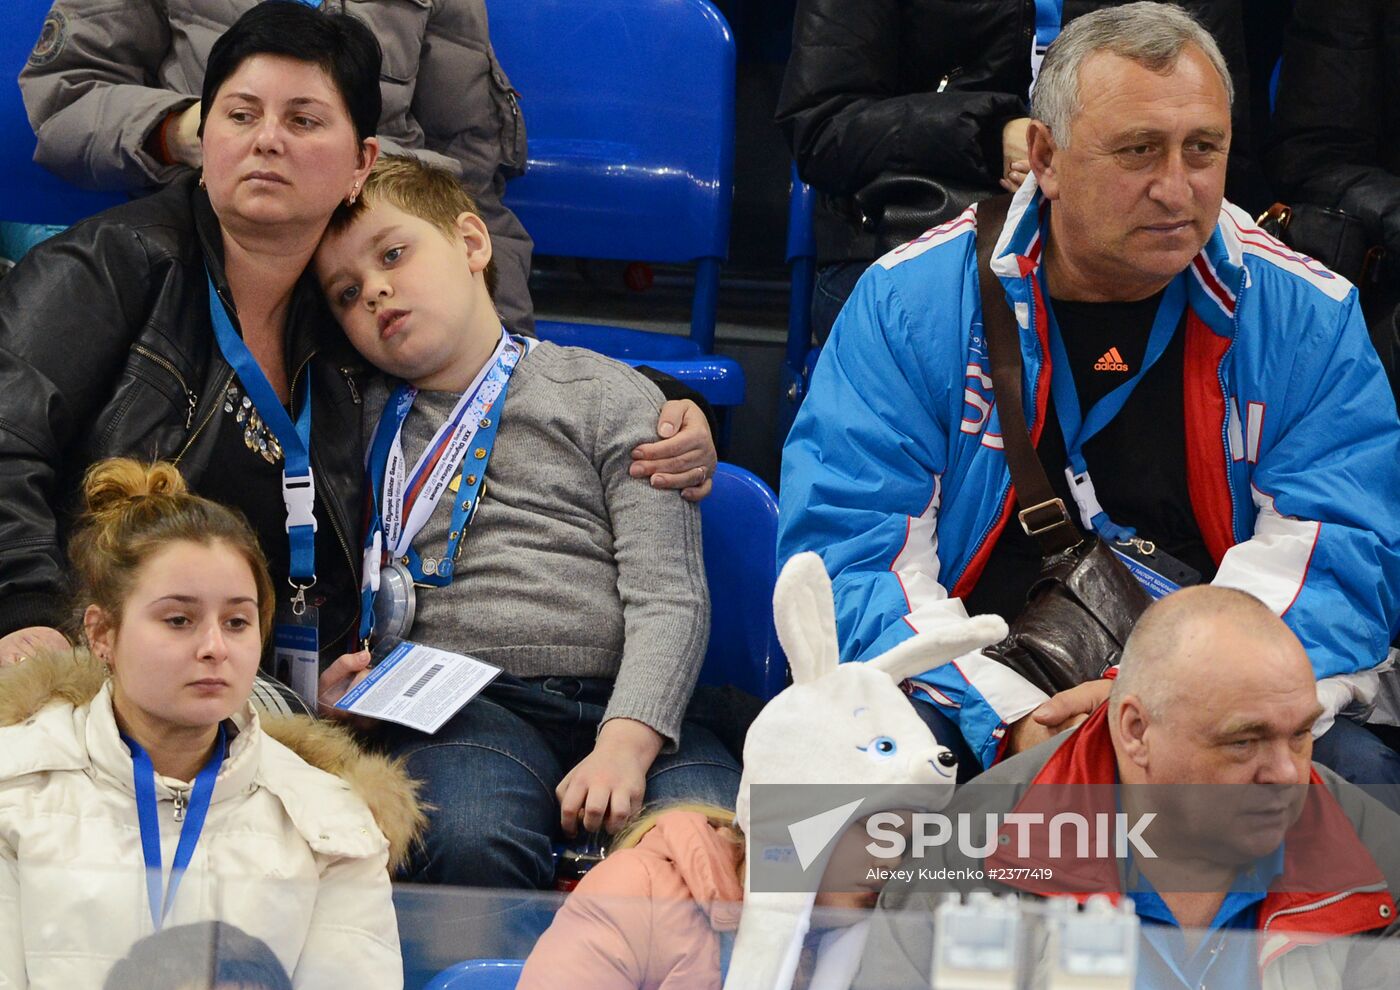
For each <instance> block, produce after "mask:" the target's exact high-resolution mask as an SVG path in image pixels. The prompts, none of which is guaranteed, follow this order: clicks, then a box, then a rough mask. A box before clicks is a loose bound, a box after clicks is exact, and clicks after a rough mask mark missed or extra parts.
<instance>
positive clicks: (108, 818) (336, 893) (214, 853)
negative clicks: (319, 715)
mask: <svg viewBox="0 0 1400 990" xmlns="http://www.w3.org/2000/svg"><path fill="white" fill-rule="evenodd" d="M232 721H233V722H234V724H235V725H236V726H237V730H238V731H237V735H236V736H235V737H234V738H233V739H232V741H231V743H230V745H229V751H228V757H227V759H226V760H225V762H224V765H223V767H222V769H221V771H220V773H219V776H218V780H217V782H216V784H215V788H214V796H213V802H212V804H211V806H210V809H209V814H208V818H207V820H206V823H205V826H204V831H203V833H202V835H201V837H200V840H199V844H198V846H197V848H196V849H195V853H194V858H193V860H192V861H191V864H190V869H189V871H188V873H187V874H186V875H185V878H184V880H183V882H182V884H181V886H180V888H179V894H178V896H177V898H176V900H175V903H174V906H173V910H172V911H171V913H170V915H169V916H168V918H167V920H166V924H167V925H168V926H172V925H178V924H184V923H188V922H195V921H204V920H209V919H216V918H217V919H219V920H222V921H227V922H230V923H232V924H234V925H237V926H238V927H239V928H242V929H243V930H244V931H246V932H248V933H249V934H251V935H255V936H257V937H258V938H261V939H263V940H264V941H265V942H267V944H268V945H269V946H270V947H271V948H272V950H273V952H275V953H276V955H277V957H278V958H279V959H280V960H281V961H282V963H283V964H284V965H285V966H286V968H287V971H288V972H289V973H290V974H292V978H293V983H294V984H295V986H296V987H297V988H298V990H301V988H306V990H311V988H326V990H331V988H333V990H356V988H361V987H363V988H365V990H370V988H373V990H385V988H398V987H401V986H402V980H403V974H402V967H401V961H400V955H399V940H398V926H397V923H396V921H395V917H394V909H393V904H392V902H391V899H390V884H389V874H388V872H387V869H386V867H387V865H388V860H389V857H390V842H389V841H388V840H387V839H386V838H385V832H386V831H387V832H390V833H391V834H393V835H394V836H395V839H396V846H397V847H398V849H397V851H399V852H401V851H402V848H403V847H405V846H406V844H407V842H408V841H410V840H411V838H412V836H413V834H414V832H415V831H416V829H417V828H418V827H419V825H420V823H421V812H420V811H419V809H418V807H417V803H416V801H415V800H414V790H415V788H414V785H413V784H412V783H411V782H410V781H409V780H408V779H407V777H405V776H404V775H403V774H402V772H401V771H400V770H399V769H398V767H397V766H396V765H394V764H390V763H388V762H387V761H385V760H383V759H382V758H379V757H373V756H367V755H366V754H363V753H361V752H360V751H359V749H358V747H356V746H355V744H354V743H353V741H352V740H351V739H350V738H349V736H348V734H346V733H344V732H343V731H340V730H337V729H335V728H332V727H329V726H322V725H317V724H315V723H312V722H311V720H309V719H305V718H302V719H281V720H277V721H276V722H275V723H274V722H272V721H269V723H268V726H267V728H266V730H264V727H263V726H262V725H261V724H260V721H259V717H258V715H257V714H256V712H255V711H254V710H253V708H252V706H251V705H250V706H248V707H246V708H245V709H244V710H242V711H241V712H239V713H238V714H237V715H236V716H235V717H234V718H233V720H232ZM274 734H276V735H280V736H282V737H283V738H285V739H287V741H288V742H289V743H290V744H292V745H293V746H295V747H296V748H298V749H299V750H301V751H302V752H303V753H304V754H306V755H307V757H308V758H310V759H312V760H313V761H315V762H317V763H319V764H321V765H323V766H328V768H330V769H333V770H335V772H336V774H338V775H339V776H337V775H333V774H331V773H327V772H325V771H324V770H319V769H316V768H315V767H312V766H311V765H309V764H308V763H307V762H306V761H305V760H303V759H302V757H300V756H298V755H297V754H296V753H294V752H293V751H292V750H291V749H289V748H288V747H287V746H286V745H283V744H282V743H281V742H278V741H277V739H275V738H273V735H274ZM352 785H353V786H352ZM189 789H190V787H189V785H188V784H186V783H184V782H181V781H176V780H172V779H170V778H165V777H159V776H158V777H157V779H156V792H157V799H158V802H159V808H160V821H161V852H162V855H163V857H164V867H165V869H164V871H163V879H164V878H165V877H168V875H169V867H170V862H171V860H172V859H173V857H174V853H175V847H176V844H177V842H178V840H179V833H180V824H179V823H177V822H175V821H174V809H175V799H176V797H177V794H178V795H181V796H182V797H183V796H187V795H188V792H189ZM357 790H358V791H360V792H361V793H364V794H366V796H368V797H370V799H371V800H372V801H373V802H374V803H375V805H376V806H377V809H378V810H379V811H380V812H381V814H380V819H381V822H383V824H384V830H383V831H381V828H380V824H379V823H377V822H376V818H375V816H374V815H373V814H372V813H371V811H370V809H369V807H367V806H366V801H365V800H364V799H362V798H361V797H360V796H359V794H357V793H356V791H357ZM143 864H144V860H143V856H142V851H141V838H140V831H139V827H138V823H137V813H136V801H135V796H134V791H133V786H132V763H131V757H130V754H129V753H128V751H127V749H126V747H125V746H124V745H123V743H122V742H121V740H120V738H119V737H118V733H117V725H116V721H115V719H114V716H113V713H112V700H111V687H110V685H109V684H107V683H106V681H105V678H104V677H103V676H102V674H101V672H100V669H99V668H98V667H97V665H96V664H95V663H93V662H92V661H91V660H90V659H88V658H86V657H84V656H81V655H80V656H79V657H77V658H71V657H53V658H40V659H36V660H31V661H29V662H28V663H25V664H22V665H20V666H19V667H14V668H7V669H5V670H3V671H0V988H3V990H10V988H17V990H41V988H43V990H49V988H53V990H74V988H97V987H100V986H101V985H102V982H103V980H104V978H105V977H106V975H107V972H108V970H109V969H110V968H111V966H112V964H113V963H114V962H115V961H117V960H118V959H120V958H122V957H123V956H124V955H125V954H126V953H127V951H128V950H129V949H130V947H131V946H132V944H133V943H134V942H136V941H137V940H138V939H140V938H142V937H144V936H146V935H149V934H151V933H152V923H151V913H150V907H149V904H148V901H147V894H146V883H145V875H144V865H143Z"/></svg>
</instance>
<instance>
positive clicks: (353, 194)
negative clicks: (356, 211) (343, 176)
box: [345, 182, 360, 206]
mask: <svg viewBox="0 0 1400 990" xmlns="http://www.w3.org/2000/svg"><path fill="white" fill-rule="evenodd" d="M359 198H360V184H359V183H358V182H357V183H355V186H354V188H353V189H351V190H350V198H349V199H347V200H346V201H345V205H346V206H354V205H355V200H357V199H359Z"/></svg>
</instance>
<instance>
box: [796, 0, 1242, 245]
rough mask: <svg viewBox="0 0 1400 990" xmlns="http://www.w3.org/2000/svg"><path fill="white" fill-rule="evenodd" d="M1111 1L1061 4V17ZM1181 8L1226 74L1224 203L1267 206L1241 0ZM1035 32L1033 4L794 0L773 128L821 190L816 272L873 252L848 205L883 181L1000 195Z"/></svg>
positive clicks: (1186, 1)
mask: <svg viewBox="0 0 1400 990" xmlns="http://www.w3.org/2000/svg"><path fill="white" fill-rule="evenodd" d="M1119 2H1122V0H1064V15H1063V22H1064V23H1065V24H1068V23H1069V22H1070V21H1072V20H1073V19H1074V18H1076V17H1079V16H1081V15H1083V14H1086V13H1089V12H1090V11H1093V10H1097V9H1099V8H1100V7H1106V6H1113V5H1116V4H1117V3H1119ZM1179 4H1180V6H1182V7H1184V8H1186V9H1187V10H1189V11H1191V13H1193V14H1194V15H1195V16H1196V17H1197V18H1198V19H1199V20H1200V21H1201V22H1202V23H1203V24H1205V25H1206V27H1207V28H1209V29H1210V31H1211V33H1212V34H1214V36H1215V38H1216V40H1217V42H1218V43H1219V44H1220V48H1221V51H1222V52H1223V53H1224V55H1225V58H1226V61H1227V62H1228V63H1229V65H1230V68H1231V73H1232V75H1233V78H1234V83H1235V92H1236V100H1235V113H1234V118H1235V120H1234V132H1235V134H1234V142H1233V144H1234V150H1233V151H1232V154H1231V163H1230V164H1231V172H1230V177H1229V189H1228V191H1227V192H1228V195H1229V197H1230V199H1231V200H1233V201H1235V202H1241V203H1242V204H1243V205H1245V206H1247V207H1248V208H1251V209H1252V208H1254V207H1256V206H1257V207H1259V208H1260V209H1262V208H1263V206H1267V205H1268V204H1267V202H1264V203H1262V204H1261V199H1262V198H1263V197H1262V196H1261V195H1260V194H1259V193H1258V192H1257V191H1256V190H1257V187H1258V186H1259V181H1258V179H1257V178H1256V176H1257V172H1258V169H1257V167H1255V166H1254V165H1253V164H1252V161H1251V160H1250V158H1249V153H1248V93H1249V84H1248V79H1247V75H1246V68H1245V58H1244V30H1243V23H1242V19H1241V14H1240V9H1241V8H1240V0H1179ZM1034 35H1035V2H1034V0H799V2H798V7H797V18H796V21H795V23H794V26H793V45H792V57H791V59H790V60H789V61H788V66H787V73H786V75H785V76H784V78H783V88H782V92H781V94H780V95H779V98H778V110H777V121H778V124H779V125H780V126H781V127H782V129H783V132H784V133H785V134H786V135H787V139H788V147H789V148H790V149H791V151H792V155H793V158H794V159H795V160H796V162H797V168H798V172H799V173H800V174H801V176H802V178H803V180H804V181H806V182H807V183H809V184H810V185H811V186H813V187H814V188H815V189H817V190H818V191H820V192H822V193H824V194H825V195H824V196H823V197H822V205H821V206H820V207H819V209H818V218H817V252H818V255H819V257H820V259H821V261H822V262H823V263H825V262H830V261H839V260H844V259H847V258H858V259H870V258H873V257H874V256H875V254H874V241H873V239H872V238H870V237H868V236H865V237H862V236H860V235H859V233H858V225H857V224H856V223H855V222H854V221H853V220H851V219H849V218H850V217H852V216H853V214H852V211H851V209H850V206H849V202H848V201H847V197H849V196H850V195H852V194H853V193H855V192H856V191H857V190H859V189H860V188H862V187H863V186H865V185H866V184H867V183H869V182H870V181H871V180H872V179H874V178H875V177H876V176H877V175H879V174H880V173H881V172H884V171H900V172H921V173H926V174H930V175H933V176H936V177H938V178H940V179H943V180H945V181H948V182H952V183H958V184H961V185H969V186H983V187H985V188H986V191H987V193H988V195H993V194H995V193H997V192H999V191H1000V187H999V186H998V185H997V180H998V179H999V178H1000V177H1001V164H1002V163H1001V131H1002V127H1003V126H1004V125H1005V124H1006V122H1007V121H1009V120H1012V119H1013V118H1016V117H1024V116H1026V115H1027V113H1028V106H1027V103H1026V93H1027V91H1028V90H1029V88H1030V83H1031V65H1030V53H1031V42H1032V39H1033V38H1034ZM940 90H941V91H940Z"/></svg>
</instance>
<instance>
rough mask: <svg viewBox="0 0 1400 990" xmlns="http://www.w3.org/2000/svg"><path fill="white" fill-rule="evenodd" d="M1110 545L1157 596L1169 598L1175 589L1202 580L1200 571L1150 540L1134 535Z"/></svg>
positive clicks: (1148, 590)
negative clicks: (1123, 541) (1122, 541)
mask: <svg viewBox="0 0 1400 990" xmlns="http://www.w3.org/2000/svg"><path fill="white" fill-rule="evenodd" d="M1108 547H1109V549H1111V550H1112V551H1113V552H1114V553H1116V554H1117V555H1118V559H1119V560H1121V561H1122V562H1123V566H1125V567H1127V568H1128V570H1129V572H1131V573H1132V575H1133V577H1135V578H1137V580H1138V584H1140V585H1142V587H1143V590H1144V591H1146V592H1147V593H1148V594H1149V595H1151V596H1152V597H1153V598H1154V599H1157V598H1165V597H1166V596H1167V595H1170V594H1171V593H1172V592H1173V591H1177V590H1179V589H1181V588H1187V587H1190V586H1191V585H1193V584H1200V583H1201V572H1200V571H1198V570H1196V569H1195V568H1194V567H1191V566H1190V565H1188V564H1184V563H1182V562H1181V561H1179V560H1177V559H1176V558H1175V557H1173V556H1172V555H1171V554H1169V553H1167V552H1166V551H1165V550H1162V549H1160V548H1158V547H1157V546H1156V544H1154V543H1152V542H1151V541H1149V540H1142V539H1137V538H1134V539H1132V540H1129V541H1127V542H1126V543H1116V542H1110V543H1109V544H1108Z"/></svg>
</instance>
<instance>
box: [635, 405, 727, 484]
mask: <svg viewBox="0 0 1400 990" xmlns="http://www.w3.org/2000/svg"><path fill="white" fill-rule="evenodd" d="M656 432H657V434H658V435H659V436H660V437H661V439H660V440H656V441H653V442H652V443H644V444H640V445H639V446H637V447H636V448H635V449H633V451H632V467H631V468H630V471H631V474H632V477H634V478H650V479H651V487H653V488H671V489H676V488H679V489H680V490H681V498H683V499H685V500H686V501H689V502H698V501H700V500H701V499H702V498H704V497H705V496H706V495H708V494H710V489H711V488H712V487H714V476H715V465H716V464H717V463H719V455H718V454H717V453H716V452H715V438H714V437H712V436H711V435H710V423H709V420H707V419H706V418H705V414H704V413H703V412H701V410H700V407H699V406H697V405H696V404H695V403H694V402H691V401H690V400H689V399H672V400H671V401H670V402H668V403H666V404H665V405H664V406H662V407H661V418H660V419H658V420H657V423H656Z"/></svg>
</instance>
